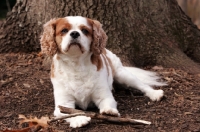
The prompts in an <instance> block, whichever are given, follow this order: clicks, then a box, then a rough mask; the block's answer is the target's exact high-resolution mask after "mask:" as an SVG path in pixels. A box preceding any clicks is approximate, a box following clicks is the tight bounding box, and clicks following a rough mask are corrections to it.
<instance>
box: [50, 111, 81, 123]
mask: <svg viewBox="0 0 200 132" xmlns="http://www.w3.org/2000/svg"><path fill="white" fill-rule="evenodd" d="M75 116H85V113H75V114H68V115H65V116H62V117H59V118H54V119H52V120H50V121H48V122H47V123H48V124H49V123H52V122H55V121H58V120H63V119H66V118H71V117H75Z"/></svg>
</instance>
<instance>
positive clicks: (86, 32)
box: [81, 29, 89, 35]
mask: <svg viewBox="0 0 200 132" xmlns="http://www.w3.org/2000/svg"><path fill="white" fill-rule="evenodd" d="M81 31H82V32H83V33H84V34H85V35H87V34H88V33H89V32H88V30H87V29H82V30H81Z"/></svg>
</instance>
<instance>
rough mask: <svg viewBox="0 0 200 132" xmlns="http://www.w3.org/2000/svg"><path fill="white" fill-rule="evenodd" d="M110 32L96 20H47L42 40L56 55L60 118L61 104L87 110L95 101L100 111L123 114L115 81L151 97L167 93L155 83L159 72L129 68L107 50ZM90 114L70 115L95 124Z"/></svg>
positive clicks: (54, 75)
mask: <svg viewBox="0 0 200 132" xmlns="http://www.w3.org/2000/svg"><path fill="white" fill-rule="evenodd" d="M106 41H107V35H106V33H105V32H104V30H103V29H102V25H101V23H100V22H99V21H97V20H92V19H89V18H85V17H81V16H68V17H64V18H57V19H52V20H50V21H48V22H47V23H46V24H44V32H43V33H42V35H41V39H40V43H41V49H42V52H43V53H45V54H47V55H49V56H52V57H53V60H52V65H51V82H52V84H53V89H54V99H55V110H54V115H55V116H56V117H62V116H63V115H65V114H62V113H61V112H60V110H59V108H58V105H62V106H65V107H69V108H75V106H79V107H80V108H82V109H83V110H85V109H87V108H88V107H89V106H91V104H94V105H96V106H97V107H98V108H99V111H100V113H101V114H108V115H112V116H119V115H120V114H119V112H118V110H117V103H116V101H115V99H114V97H113V94H112V89H113V85H112V84H113V80H115V81H117V82H119V83H121V84H125V85H126V86H128V87H132V88H136V89H138V90H140V91H141V92H143V93H144V94H145V95H146V96H147V97H149V98H150V99H151V100H152V101H159V100H160V99H161V98H162V97H163V94H164V92H163V90H154V89H153V88H152V87H151V86H153V85H154V86H163V85H166V84H165V83H163V82H159V81H158V79H159V77H158V76H156V74H155V73H154V72H150V71H145V70H142V69H139V68H134V67H124V66H123V65H122V63H121V61H120V59H119V58H118V57H117V56H116V55H115V54H113V53H112V52H111V51H110V50H108V49H106V48H105V47H106ZM90 120H91V118H90V117H86V116H77V117H72V118H68V119H66V121H67V122H69V123H70V126H71V127H73V128H76V127H81V126H84V125H86V124H88V123H89V122H90Z"/></svg>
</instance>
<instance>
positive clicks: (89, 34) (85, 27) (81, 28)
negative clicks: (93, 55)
mask: <svg viewBox="0 0 200 132" xmlns="http://www.w3.org/2000/svg"><path fill="white" fill-rule="evenodd" d="M79 28H80V30H81V31H82V30H83V29H85V30H87V31H88V34H85V35H86V36H90V37H92V30H91V29H90V28H89V27H87V26H85V25H80V26H79Z"/></svg>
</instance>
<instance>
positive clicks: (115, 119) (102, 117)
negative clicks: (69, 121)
mask: <svg viewBox="0 0 200 132" xmlns="http://www.w3.org/2000/svg"><path fill="white" fill-rule="evenodd" d="M58 107H59V109H60V112H61V113H65V114H74V113H79V115H84V116H88V117H91V118H92V119H98V120H105V121H109V122H115V123H131V124H136V125H150V124H151V122H149V121H144V120H137V119H131V118H121V117H113V116H107V115H102V114H98V113H94V112H84V111H82V110H77V109H73V108H67V107H63V106H58ZM67 118H69V117H67Z"/></svg>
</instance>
